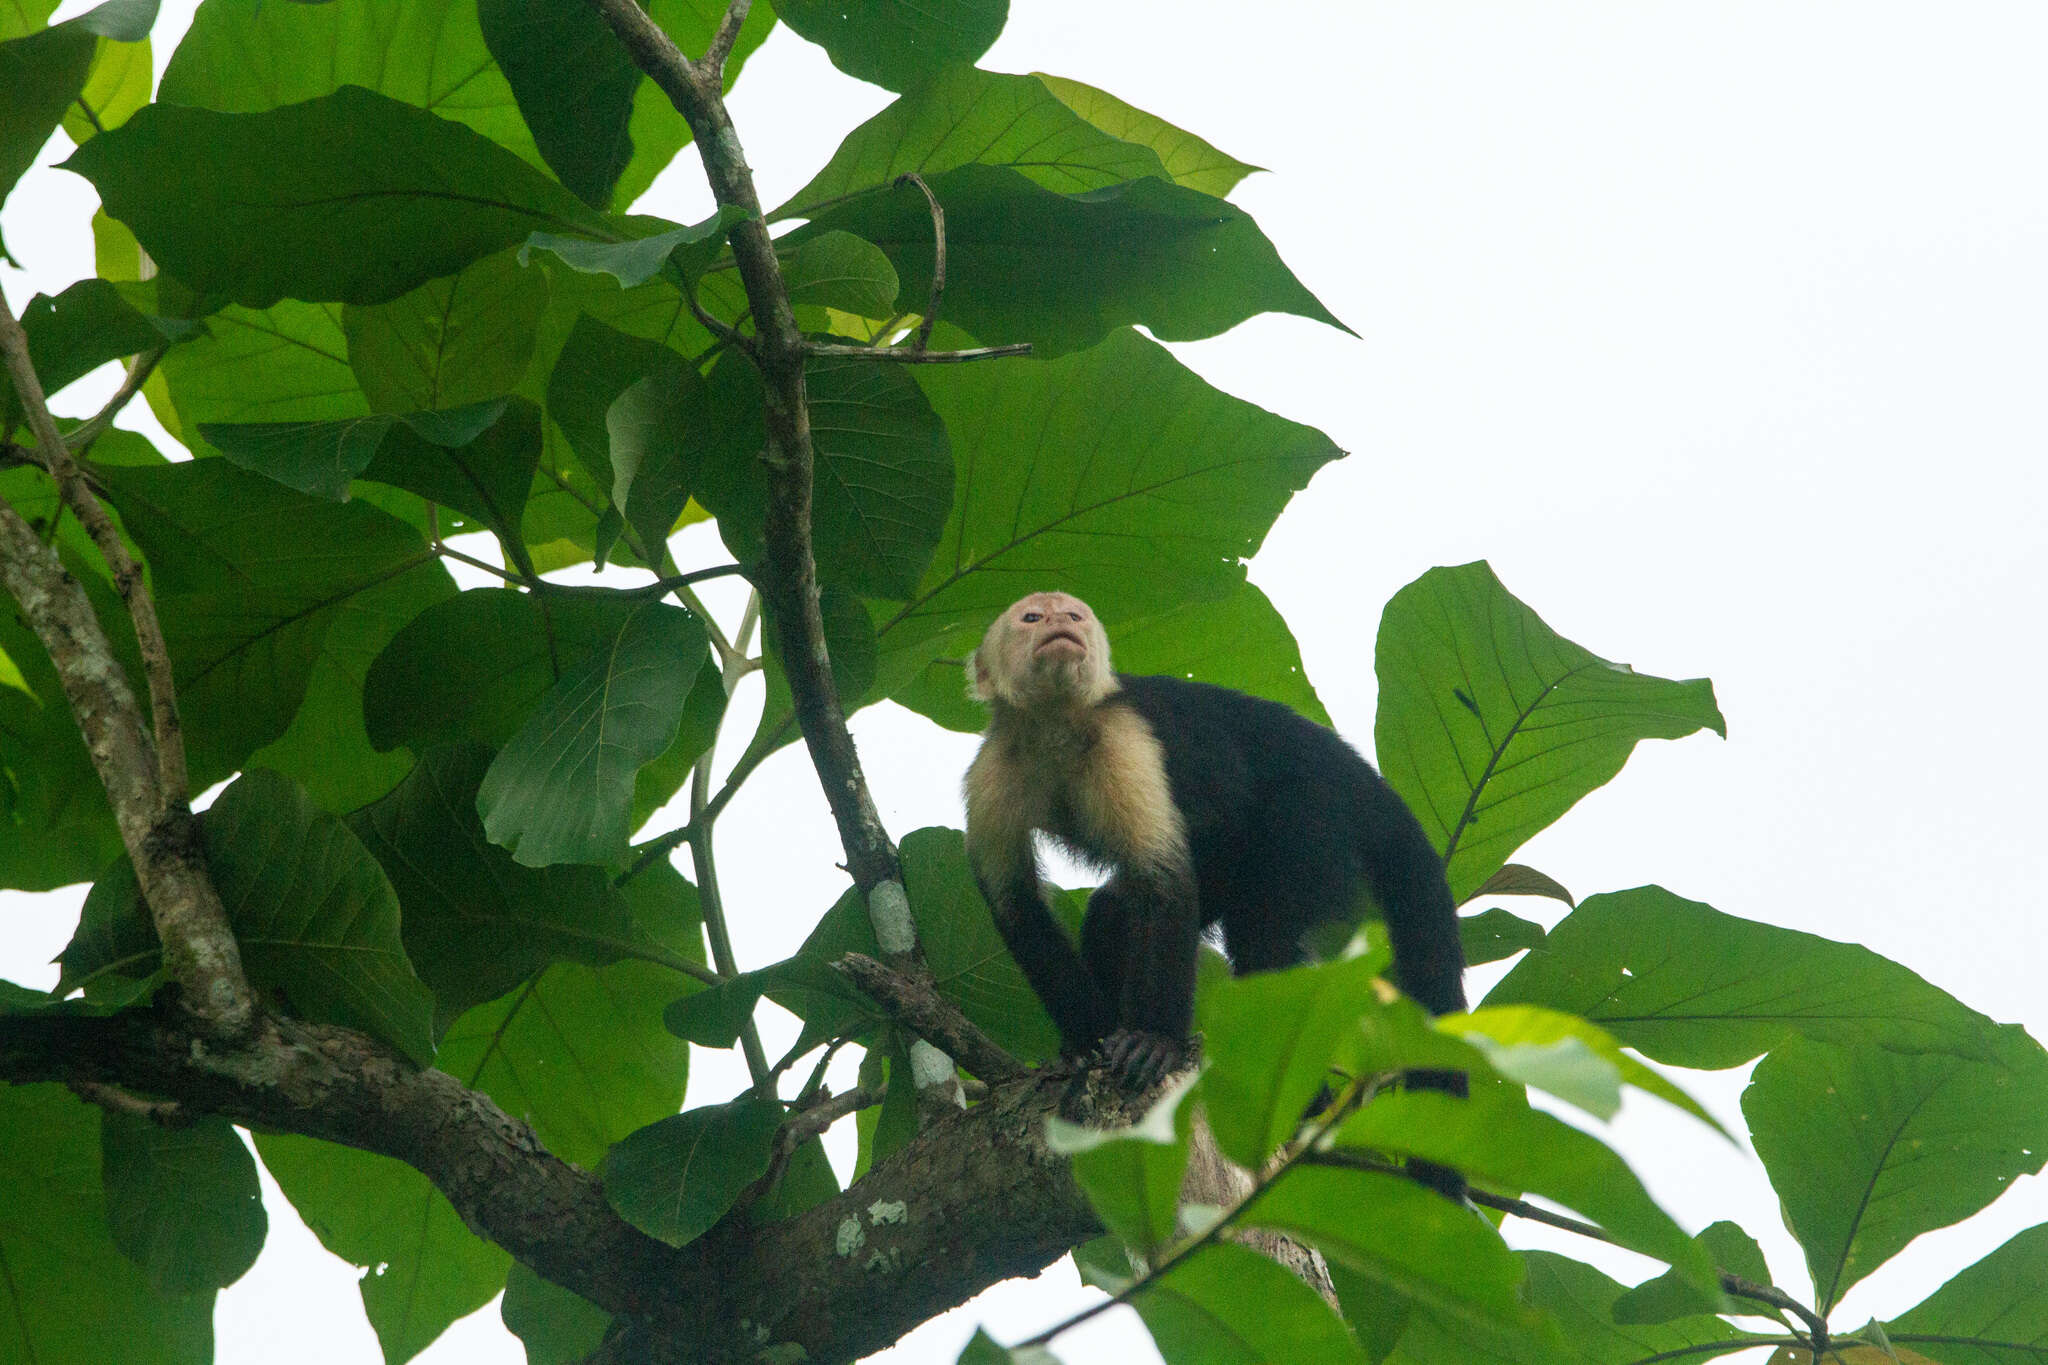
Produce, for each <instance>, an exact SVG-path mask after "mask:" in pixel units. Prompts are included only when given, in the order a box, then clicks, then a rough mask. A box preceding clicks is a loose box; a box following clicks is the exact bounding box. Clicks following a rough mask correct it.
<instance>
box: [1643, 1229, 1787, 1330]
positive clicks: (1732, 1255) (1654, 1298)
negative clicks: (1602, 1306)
mask: <svg viewBox="0 0 2048 1365" xmlns="http://www.w3.org/2000/svg"><path fill="white" fill-rule="evenodd" d="M1693 1240H1694V1241H1695V1242H1697V1243H1699V1245H1700V1249H1701V1250H1702V1251H1704V1252H1705V1253H1706V1254H1707V1258H1708V1260H1709V1261H1711V1262H1712V1263H1713V1264H1714V1265H1715V1266H1717V1267H1718V1268H1720V1269H1722V1270H1725V1271H1727V1272H1728V1273H1729V1274H1731V1275H1740V1276H1742V1277H1743V1278H1744V1279H1746V1280H1748V1281H1749V1282H1750V1283H1751V1284H1769V1283H1770V1282H1771V1267H1770V1264H1769V1263H1768V1262H1767V1261H1765V1260H1764V1251H1763V1248H1762V1247H1760V1246H1758V1245H1757V1244H1756V1238H1754V1237H1752V1236H1750V1235H1749V1234H1748V1233H1746V1232H1744V1231H1743V1230H1742V1229H1741V1228H1740V1227H1739V1226H1737V1225H1736V1224H1734V1223H1731V1222H1729V1221H1728V1220H1727V1219H1725V1218H1724V1219H1722V1220H1721V1221H1720V1222H1718V1223H1709V1224H1707V1226H1705V1227H1703V1228H1701V1229H1700V1231H1699V1235H1698V1236H1696V1237H1694V1238H1693ZM1719 1292H1720V1291H1719V1290H1718V1288H1717V1289H1716V1290H1715V1293H1714V1295H1713V1296H1710V1297H1704V1298H1703V1297H1702V1296H1701V1294H1700V1292H1699V1290H1698V1288H1697V1287H1695V1286H1694V1285H1692V1284H1690V1283H1688V1282H1687V1280H1686V1278H1685V1277H1684V1276H1683V1275H1681V1274H1679V1272H1678V1271H1676V1270H1667V1271H1665V1272H1664V1273H1663V1274H1662V1275H1659V1276H1657V1277H1656V1278H1655V1279H1651V1280H1645V1281H1643V1282H1642V1283H1641V1284H1639V1285H1637V1286H1635V1288H1633V1289H1631V1290H1629V1291H1628V1292H1627V1293H1626V1294H1623V1295H1622V1296H1621V1297H1620V1298H1618V1299H1616V1300H1615V1301H1614V1304H1613V1306H1612V1317H1613V1319H1614V1321H1615V1322H1618V1323H1631V1324H1635V1323H1649V1322H1672V1321H1675V1320H1676V1319H1678V1318H1683V1317H1689V1316H1691V1315H1693V1314H1696V1313H1699V1312H1702V1311H1704V1310H1707V1309H1709V1308H1711V1307H1712V1306H1713V1305H1714V1301H1715V1298H1718V1296H1719Z"/></svg>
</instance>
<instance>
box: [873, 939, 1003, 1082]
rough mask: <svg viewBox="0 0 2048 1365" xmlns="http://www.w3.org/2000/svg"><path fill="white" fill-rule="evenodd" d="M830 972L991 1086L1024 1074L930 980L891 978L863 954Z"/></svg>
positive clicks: (896, 975)
mask: <svg viewBox="0 0 2048 1365" xmlns="http://www.w3.org/2000/svg"><path fill="white" fill-rule="evenodd" d="M832 966H833V968H834V970H836V971H838V972H839V973H840V974H842V975H844V976H845V977H847V978H848V979H849V980H851V981H852V982H853V984H854V985H856V986H858V987H860V988H861V989H862V990H864V991H866V992H867V993H868V994H869V995H871V996H873V997H874V998H875V1002H876V1003H877V1004H879V1005H880V1006H881V1007H882V1008H883V1009H884V1010H885V1011H887V1013H888V1015H889V1017H890V1018H892V1019H894V1020H895V1021H896V1022H897V1023H899V1024H901V1025H903V1027H905V1028H907V1029H909V1030H910V1031H911V1032H912V1033H915V1034H917V1035H918V1036H919V1037H920V1038H925V1039H928V1040H929V1041H930V1042H931V1043H932V1044H934V1045H935V1046H936V1047H938V1048H939V1049H940V1050H941V1051H943V1052H946V1053H948V1054H950V1055H952V1056H953V1057H955V1058H957V1059H958V1060H959V1062H960V1064H961V1065H962V1066H964V1067H966V1068H967V1069H968V1070H969V1071H971V1072H973V1073H974V1074H975V1075H976V1076H979V1077H980V1078H981V1079H982V1080H984V1081H987V1082H988V1083H989V1084H990V1085H1001V1084H1002V1083H1003V1082H1005V1081H1012V1080H1016V1079H1017V1078H1018V1077H1020V1076H1023V1075H1025V1074H1027V1068H1026V1067H1025V1066H1024V1064H1023V1063H1022V1062H1020V1061H1018V1060H1017V1059H1016V1058H1015V1057H1012V1056H1011V1055H1010V1054H1009V1053H1007V1052H1005V1051H1003V1049H1002V1048H1001V1047H1000V1046H998V1045H997V1043H996V1042H995V1040H994V1039H992V1038H990V1037H989V1036H988V1035H987V1034H986V1033H983V1032H982V1031H981V1030H980V1029H979V1028H976V1027H975V1025H974V1022H973V1021H972V1020H971V1019H969V1018H968V1017H967V1016H966V1015H964V1014H962V1013H961V1012H960V1010H959V1008H958V1007H957V1006H956V1005H954V1004H953V1002H952V1001H950V1000H948V999H946V997H944V996H943V995H940V994H939V993H938V990H937V989H936V988H935V987H934V986H933V985H932V983H931V981H930V979H929V978H918V977H911V976H905V975H903V974H902V973H900V972H893V971H891V970H889V969H888V968H887V967H884V966H883V965H882V964H881V963H879V962H877V961H875V960H874V959H873V958H871V957H869V956H867V955H866V954H865V953H848V954H846V956H844V957H842V958H840V959H839V960H838V961H837V962H835V963H833V964H832Z"/></svg>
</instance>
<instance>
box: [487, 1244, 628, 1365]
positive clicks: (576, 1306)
mask: <svg viewBox="0 0 2048 1365" xmlns="http://www.w3.org/2000/svg"><path fill="white" fill-rule="evenodd" d="M498 1315H499V1316H500V1317H502V1318H503V1319H504V1320H505V1330H506V1331H508V1332H510V1333H511V1334H512V1335H513V1336H515V1337H518V1338H519V1341H520V1344H521V1345H523V1346H524V1347H526V1365H575V1362H577V1361H579V1360H582V1359H584V1358H585V1357H586V1356H588V1355H590V1354H591V1352H593V1351H595V1350H596V1349H597V1348H598V1346H599V1345H600V1344H601V1343H602V1342H603V1341H604V1333H605V1328H607V1327H609V1326H610V1325H611V1321H612V1315H611V1314H610V1313H607V1312H605V1311H604V1309H602V1308H599V1307H598V1306H597V1305H596V1304H594V1303H592V1302H591V1301H590V1300H589V1299H586V1298H584V1297H583V1296H582V1295H581V1294H578V1293H576V1292H575V1291H574V1290H570V1289H564V1288H562V1286H560V1285H558V1284H556V1283H555V1282H554V1281H552V1280H544V1279H542V1278H541V1277H540V1276H538V1275H536V1274H534V1273H533V1272H532V1271H531V1270H528V1269H527V1268H526V1266H525V1264H524V1263H522V1262H519V1261H514V1262H513V1263H512V1268H511V1269H510V1270H508V1271H506V1272H505V1297H504V1299H503V1300H502V1301H501V1302H500V1303H499V1304H498Z"/></svg>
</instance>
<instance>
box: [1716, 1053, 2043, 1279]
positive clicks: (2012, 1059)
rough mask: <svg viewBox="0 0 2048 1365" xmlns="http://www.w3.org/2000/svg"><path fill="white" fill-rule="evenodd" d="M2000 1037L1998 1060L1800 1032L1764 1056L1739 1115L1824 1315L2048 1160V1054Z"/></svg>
mask: <svg viewBox="0 0 2048 1365" xmlns="http://www.w3.org/2000/svg"><path fill="white" fill-rule="evenodd" d="M2000 1034H2001V1036H2000V1039H1999V1041H2000V1043H2001V1047H2000V1048H1999V1055H1998V1057H1997V1059H1996V1060H1995V1061H1989V1062H1983V1061H1966V1060H1963V1059H1961V1058H1957V1057H1951V1056H1944V1055H1941V1054H1924V1055H1919V1056H1910V1055H1906V1054H1902V1053H1897V1052H1889V1051H1886V1050H1884V1049H1882V1048H1880V1047H1876V1046H1871V1045H1868V1044H1865V1045H1862V1046H1857V1047H1835V1046H1831V1045H1829V1044H1826V1043H1819V1042H1813V1041H1810V1040H1808V1039H1804V1038H1792V1039H1788V1040H1787V1041H1785V1042H1783V1043H1780V1044H1779V1045H1778V1046H1777V1047H1775V1048H1773V1049H1772V1050H1771V1053H1770V1055H1769V1056H1767V1057H1765V1058H1764V1059H1763V1060H1762V1061H1761V1062H1758V1063H1757V1065H1756V1070H1755V1071H1754V1072H1753V1073H1752V1074H1751V1079H1750V1083H1749V1088H1748V1089H1747V1090H1745V1091H1743V1094H1742V1116H1743V1117H1744V1118H1745V1119H1747V1120H1748V1121H1749V1131H1750V1139H1751V1141H1752V1142H1754V1143H1755V1144H1756V1154H1757V1157H1758V1158H1759V1159H1760V1160H1762V1162H1763V1163H1764V1170H1765V1171H1767V1172H1768V1173H1769V1174H1770V1177H1771V1186H1772V1188H1773V1189H1775V1190H1776V1191H1777V1192H1778V1203H1779V1206H1780V1207H1781V1208H1782V1209H1783V1210H1784V1214H1785V1223H1786V1226H1787V1227H1789V1228H1791V1230H1792V1234H1793V1235H1794V1236H1795V1237H1797V1238H1798V1239H1799V1245H1800V1247H1801V1249H1802V1250H1804V1251H1805V1253H1806V1265H1807V1269H1808V1270H1809V1271H1810V1272H1811V1273H1812V1275H1813V1283H1814V1288H1815V1291H1816V1293H1817V1295H1818V1302H1817V1305H1816V1306H1817V1307H1819V1309H1820V1310H1821V1311H1822V1312H1826V1311H1827V1310H1828V1309H1829V1308H1831V1307H1833V1306H1834V1304H1835V1303H1836V1302H1837V1301H1839V1300H1840V1298H1841V1296H1842V1294H1843V1293H1844V1292H1846V1291H1847V1290H1848V1288H1849V1287H1850V1286H1851V1285H1853V1284H1855V1283H1856V1282H1857V1281H1858V1280H1860V1279H1862V1278H1863V1277H1864V1276H1866V1275H1868V1274H1869V1273H1870V1272H1871V1271H1873V1270H1875V1269H1877V1268H1878V1267H1879V1266H1880V1265H1883V1264H1884V1263H1885V1262H1886V1261H1887V1260H1889V1259H1890V1258H1891V1257H1892V1256H1893V1255H1895V1254H1896V1253H1897V1252H1898V1251H1899V1250H1900V1249H1901V1248H1902V1247H1904V1246H1905V1245H1906V1243H1908V1242H1910V1241H1912V1240H1913V1239H1914V1238H1915V1237H1918V1236H1919V1235H1920V1234H1921V1233H1923V1232H1931V1231H1933V1230H1934V1229H1935V1228H1940V1227H1947V1226H1948V1225H1949V1224H1950V1223H1955V1222H1960V1221H1961V1220H1962V1219H1964V1218H1967V1217H1969V1216H1970V1215H1971V1214H1973V1213H1975V1212H1977V1210H1979V1209H1981V1208H1983V1207H1984V1206H1985V1205H1986V1204H1989V1203H1990V1202H1991V1201H1992V1200H1993V1199H1996V1198H1997V1197H1998V1196H1999V1195H2000V1194H2002V1193H2003V1192H2004V1191H2005V1188H2006V1186H2007V1185H2009V1184H2011V1183H2012V1180H2013V1177H2014V1176H2017V1175H2025V1174H2032V1173H2034V1172H2036V1171H2039V1170H2040V1169H2041V1165H2042V1163H2043V1162H2044V1161H2048V1052H2044V1051H2043V1050H2042V1048H2041V1045H2040V1044H2039V1043H2036V1042H2035V1041H2034V1040H2033V1039H2031V1038H2029V1037H2027V1035H2026V1034H2025V1033H2024V1032H2022V1031H2021V1029H2020V1028H2019V1026H2018V1025H2016V1024H2008V1025H2006V1026H2005V1027H2004V1028H2003V1029H2001V1030H2000Z"/></svg>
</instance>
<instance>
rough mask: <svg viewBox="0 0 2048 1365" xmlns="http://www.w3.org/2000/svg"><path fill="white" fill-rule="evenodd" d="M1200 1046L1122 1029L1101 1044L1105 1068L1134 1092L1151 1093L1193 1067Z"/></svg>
mask: <svg viewBox="0 0 2048 1365" xmlns="http://www.w3.org/2000/svg"><path fill="white" fill-rule="evenodd" d="M1196 1049H1197V1044H1196V1043H1195V1042H1194V1041H1193V1040H1191V1039H1188V1038H1174V1037H1171V1036H1169V1035H1167V1034H1164V1033H1147V1032H1145V1031H1143V1030H1141V1029H1131V1028H1120V1029H1118V1030H1117V1031H1116V1032H1115V1033H1112V1034H1110V1035H1109V1037H1107V1038H1105V1039H1103V1040H1102V1048H1101V1052H1100V1055H1101V1057H1102V1065H1103V1067H1104V1068H1105V1069H1106V1070H1108V1071H1109V1073H1110V1074H1111V1075H1113V1076H1115V1077H1116V1078H1117V1079H1118V1080H1120V1081H1121V1082H1123V1084H1124V1085H1126V1086H1128V1087H1130V1088H1131V1089H1133V1090H1150V1089H1151V1088H1152V1087H1153V1086H1155V1085H1157V1084H1159V1082H1161V1081H1163V1080H1165V1079H1166V1078H1167V1077H1168V1076H1170V1075H1172V1074H1173V1073H1174V1072H1176V1071H1179V1070H1181V1069H1183V1068H1184V1067H1187V1066H1189V1065H1191V1064H1192V1063H1193V1062H1194V1060H1195V1054H1196Z"/></svg>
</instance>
